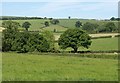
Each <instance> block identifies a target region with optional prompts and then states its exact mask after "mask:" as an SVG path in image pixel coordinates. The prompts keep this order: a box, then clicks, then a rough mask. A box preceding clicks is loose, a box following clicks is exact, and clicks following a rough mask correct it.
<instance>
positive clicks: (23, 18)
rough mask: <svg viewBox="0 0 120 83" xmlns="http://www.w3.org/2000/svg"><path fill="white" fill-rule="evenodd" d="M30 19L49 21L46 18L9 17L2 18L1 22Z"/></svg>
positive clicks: (0, 18)
mask: <svg viewBox="0 0 120 83" xmlns="http://www.w3.org/2000/svg"><path fill="white" fill-rule="evenodd" d="M30 19H47V18H46V17H44V18H42V17H11V16H10V17H9V16H2V17H0V20H30Z"/></svg>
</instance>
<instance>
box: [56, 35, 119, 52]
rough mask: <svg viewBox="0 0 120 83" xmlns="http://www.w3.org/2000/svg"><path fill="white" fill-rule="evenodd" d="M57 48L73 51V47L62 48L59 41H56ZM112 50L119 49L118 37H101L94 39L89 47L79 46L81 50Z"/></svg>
mask: <svg viewBox="0 0 120 83" xmlns="http://www.w3.org/2000/svg"><path fill="white" fill-rule="evenodd" d="M55 46H56V48H57V49H59V50H61V51H71V50H73V49H72V48H67V49H65V50H62V49H60V48H59V45H58V43H55ZM86 50H89V51H112V50H118V37H113V38H99V39H92V44H91V46H90V48H89V49H86V48H82V47H79V51H86Z"/></svg>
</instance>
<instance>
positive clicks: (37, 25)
mask: <svg viewBox="0 0 120 83" xmlns="http://www.w3.org/2000/svg"><path fill="white" fill-rule="evenodd" d="M78 20H79V21H81V22H82V24H84V23H86V22H90V23H96V24H99V25H103V24H104V23H107V22H110V21H102V20H101V21H99V20H92V19H91V20H89V19H59V21H60V23H59V24H58V25H57V26H56V25H52V24H50V26H49V27H46V28H45V30H50V31H53V29H54V28H55V29H56V30H57V31H58V32H59V30H60V31H61V29H62V31H65V30H66V29H68V28H75V22H76V21H78ZM13 21H15V22H19V23H20V24H21V25H22V23H24V22H25V21H28V22H30V23H31V26H30V28H29V31H41V29H43V27H44V22H45V21H48V22H50V20H47V19H39V20H13ZM113 22H114V23H115V25H116V27H118V22H117V21H113ZM1 23H2V21H1V20H0V26H2V24H1ZM59 27H60V29H59ZM20 28H21V27H20Z"/></svg>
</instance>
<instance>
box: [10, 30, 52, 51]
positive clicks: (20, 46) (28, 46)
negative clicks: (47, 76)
mask: <svg viewBox="0 0 120 83" xmlns="http://www.w3.org/2000/svg"><path fill="white" fill-rule="evenodd" d="M49 47H50V46H49V43H48V42H47V40H46V39H45V38H44V37H43V36H42V35H40V34H38V33H29V32H19V33H17V35H16V37H15V40H14V42H13V45H12V50H13V51H17V52H21V53H26V52H33V51H38V52H46V51H48V49H49Z"/></svg>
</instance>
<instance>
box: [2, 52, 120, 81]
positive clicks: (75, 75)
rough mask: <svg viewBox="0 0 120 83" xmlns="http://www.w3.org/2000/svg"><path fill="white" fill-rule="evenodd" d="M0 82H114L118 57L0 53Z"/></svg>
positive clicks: (116, 77) (116, 75)
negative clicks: (0, 61) (0, 54)
mask: <svg viewBox="0 0 120 83" xmlns="http://www.w3.org/2000/svg"><path fill="white" fill-rule="evenodd" d="M2 61H3V62H2V70H3V71H2V74H3V75H2V77H3V78H2V79H3V81H11V80H12V81H20V80H21V81H23V80H24V81H32V80H34V81H38V80H42V81H43V80H47V81H50V80H57V81H59V80H84V81H86V80H87V81H90V80H94V81H95V80H97V81H101V80H102V81H103V80H105V81H107V80H109V81H117V80H118V72H117V70H118V60H117V59H102V58H101V59H100V58H86V57H77V56H76V55H75V56H64V55H63V56H56V55H40V54H27V53H26V54H22V53H21V54H18V53H10V52H8V53H2Z"/></svg>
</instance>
